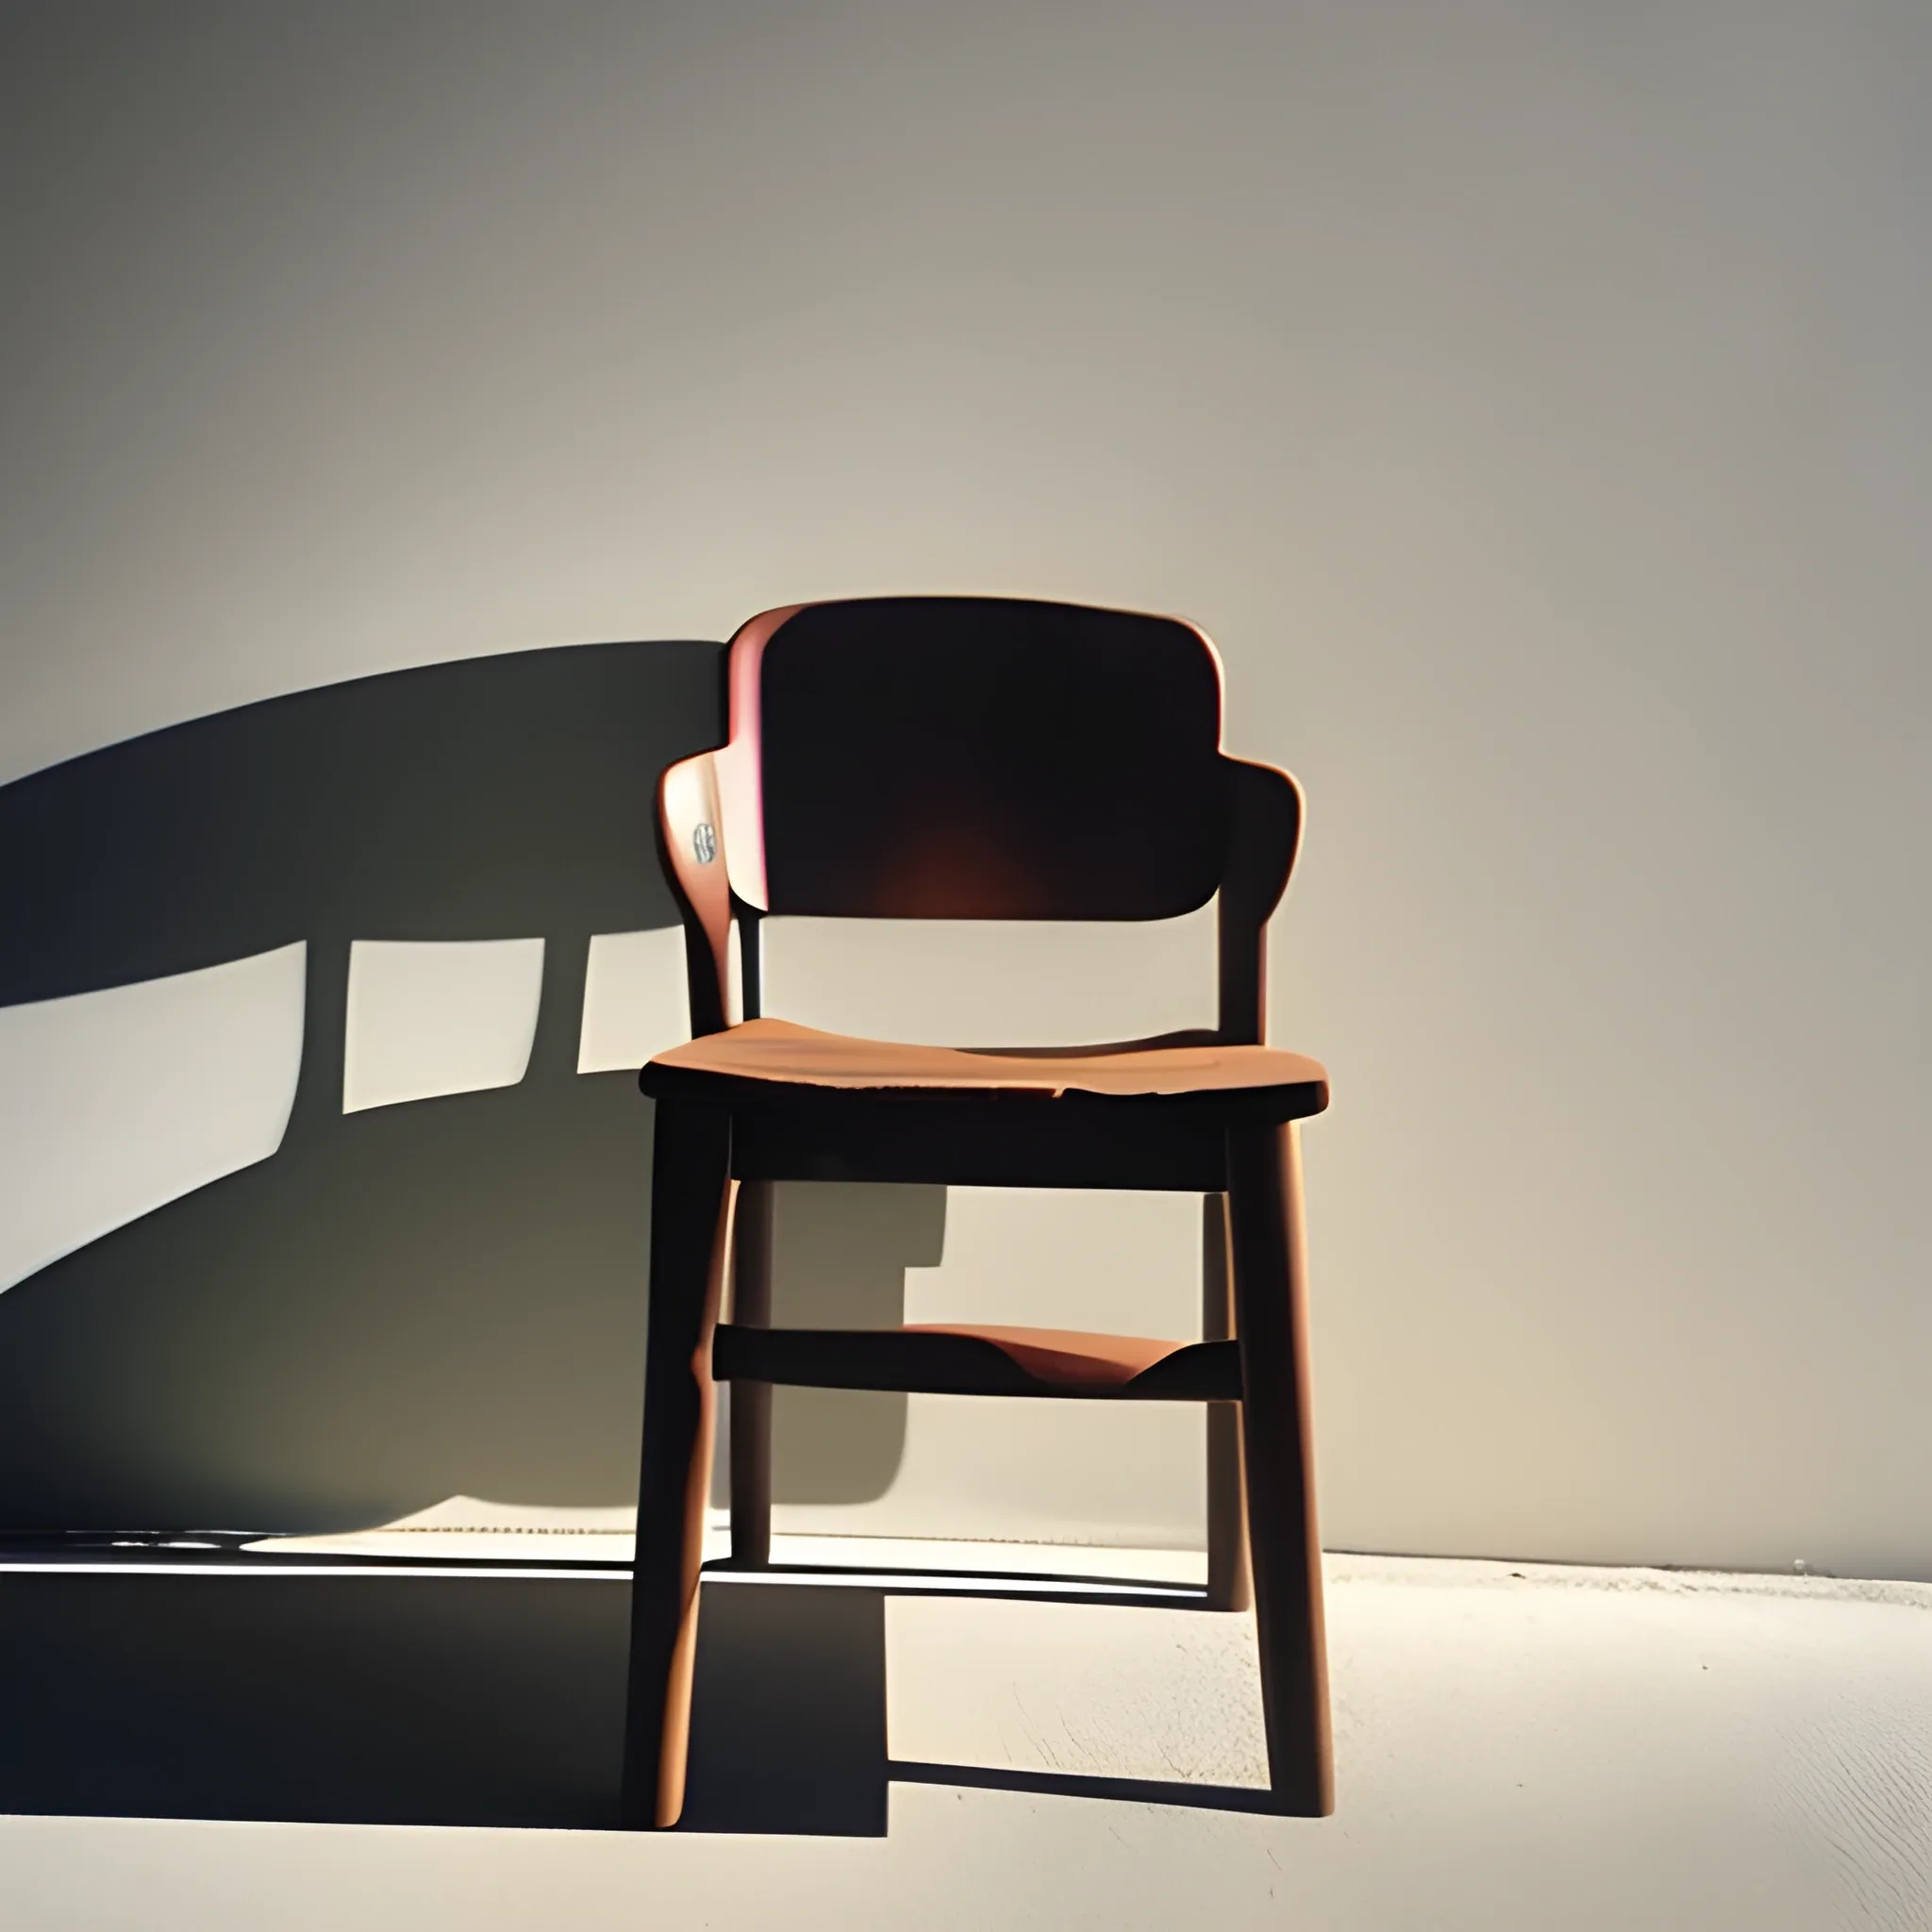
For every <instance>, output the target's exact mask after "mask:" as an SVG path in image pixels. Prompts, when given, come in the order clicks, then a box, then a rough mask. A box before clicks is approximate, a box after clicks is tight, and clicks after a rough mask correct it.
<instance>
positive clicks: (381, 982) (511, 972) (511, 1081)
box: [342, 939, 543, 1113]
mask: <svg viewBox="0 0 1932 1932" xmlns="http://www.w3.org/2000/svg"><path fill="white" fill-rule="evenodd" d="M542 997H543V941H541V939H536V940H461V941H454V942H447V943H437V942H426V943H425V942H419V941H408V940H358V941H356V942H355V944H354V945H352V946H351V947H350V949H349V1016H348V1025H347V1027H346V1029H345V1038H344V1040H343V1042H342V1111H343V1112H344V1113H359V1112H361V1111H362V1110H363V1109H364V1108H371V1107H394V1106H396V1105H398V1104H399V1103H400V1102H402V1101H406V1100H430V1099H433V1098H435V1097H436V1096H437V1095H438V1094H442V1093H474V1092H475V1091H478V1090H480V1089H483V1088H486V1087H514V1086H515V1085H516V1084H517V1082H518V1081H519V1080H521V1079H522V1078H523V1077H524V1074H525V1071H526V1070H527V1069H528V1067H529V1064H530V1047H531V1044H532V1043H533V1042H534V1041H535V1040H536V1038H537V1009H538V1008H539V1006H540V1005H541V1001H542Z"/></svg>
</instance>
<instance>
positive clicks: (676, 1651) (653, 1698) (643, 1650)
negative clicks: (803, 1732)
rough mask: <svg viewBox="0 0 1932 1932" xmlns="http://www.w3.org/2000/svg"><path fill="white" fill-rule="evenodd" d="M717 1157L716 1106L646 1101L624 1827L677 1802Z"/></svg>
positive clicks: (706, 1477) (723, 1182) (713, 1315)
mask: <svg viewBox="0 0 1932 1932" xmlns="http://www.w3.org/2000/svg"><path fill="white" fill-rule="evenodd" d="M730 1157H731V1121H730V1116H729V1115H728V1114H727V1113H725V1112H724V1111H723V1110H722V1109H721V1108H707V1107H691V1106H679V1105H676V1104H675V1103H672V1102H668V1101H660V1102H659V1103H658V1118H657V1129H656V1151H655V1154H654V1156H653V1159H652V1170H651V1287H650V1333H649V1336H648V1338H647V1341H646V1344H645V1355H644V1426H643V1445H642V1452H641V1457H640V1464H639V1474H638V1541H637V1559H636V1568H635V1571H634V1572H633V1575H632V1581H631V1612H630V1685H629V1691H628V1696H627V1709H626V1712H625V1737H624V1788H623V1795H622V1798H621V1800H620V1820H621V1823H622V1824H624V1825H625V1826H626V1827H627V1828H629V1829H632V1830H644V1829H648V1828H649V1827H651V1826H653V1825H658V1826H662V1825H669V1824H676V1823H677V1817H678V1813H679V1812H680V1811H681V1810H682V1809H683V1808H684V1772H685V1759H686V1755H687V1748H688V1745H689V1741H690V1736H691V1666H692V1663H693V1661H694V1659H695V1657H696V1655H697V1630H698V1572H699V1568H700V1565H701V1564H702V1562H703V1558H704V1540H705V1506H706V1503H707V1502H708V1492H709V1490H710V1482H711V1431H712V1415H713V1409H714V1407H715V1398H714V1391H713V1386H712V1382H711V1375H710V1353H711V1331H712V1329H713V1327H714V1326H715V1325H716V1324H717V1319H718V1302H719V1294H720V1290H721V1288H722V1286H723V1283H724V1263H725V1259H726V1257H727V1256H728V1254H729V1252H730V1232H731V1195H732V1188H731V1183H730V1178H729V1176H730V1164H731V1162H730Z"/></svg>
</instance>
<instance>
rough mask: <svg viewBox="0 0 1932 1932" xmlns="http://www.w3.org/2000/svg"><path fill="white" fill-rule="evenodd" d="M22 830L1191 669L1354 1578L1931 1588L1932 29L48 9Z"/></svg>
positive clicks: (1025, 11) (834, 3)
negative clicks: (457, 678) (1169, 649)
mask: <svg viewBox="0 0 1932 1932" xmlns="http://www.w3.org/2000/svg"><path fill="white" fill-rule="evenodd" d="M12 18H13V19H14V20H15V21H17V22H18V23H20V25H16V26H11V27H10V28H9V33H10V35H11V40H10V43H9V54H8V60H7V62H6V64H5V70H4V75H0V91H4V95H5V98H4V99H0V143H4V151H5V153H6V156H7V165H6V166H5V167H4V168H0V205H4V231H5V232H6V234H7V235H8V255H7V298H6V300H5V302H4V303H0V358H4V360H0V367H4V369H5V374H6V380H5V383H4V386H0V676H4V685H0V691H4V702H0V776H10V775H15V774H21V773H25V772H27V771H30V770H33V769H36V768H38V767H40V766H42V765H45V764H47V763H49V762H52V761H54V760H57V759H59V758H65V757H68V756H71V755H73V754H75V753H78V752H81V751H84V750H87V749H89V748H92V747H93V746H96V745H99V744H102V743H105V742H108V741H114V740H116V739H119V738H122V737H125V736H126V735H128V734H130V733H134V732H139V731H142V730H146V729H149V728H151V727H153V726H156V725H159V724H166V723H169V722H171V721H174V720H178V719H185V718H189V717H193V716H196V715H199V714H202V713H205V712H208V711H211V710H214V709H217V708H223V707H225V706H229V705H234V704H238V703H242V702H243V701H246V700H249V699H253V698H258V697H262V696H266V695H269V694H272V693H275V692H281V691H293V690H297V689H300V688H303V687H306V686H308V685H312V684H315V683H318V682H322V681H325V680H328V679H332V678H341V677H347V676H351V675H358V674H360V673H364V672H373V671H379V670H385V669H389V668H391V667H394V666H399V665H403V664H408V663H418V662H427V661H432V660H437V659H441V658H457V657H463V656H468V655H471V654H474V653H477V652H487V651H492V650H502V649H510V648H516V647H521V646H526V645H531V644H541V643H546V642H564V641H576V640H581V639H587V638H597V637H619V636H676V635H723V634H724V633H725V632H726V631H728V630H729V628H730V627H731V626H732V625H734V624H735V623H736V622H737V621H739V620H740V619H741V618H742V617H743V616H745V615H747V614H749V613H750V612H752V611H754V610H756V609H758V608H762V607H764V606H769V605H773V604H776V603H780V602H789V601H792V600H796V599H800V598H809V597H816V596H824V595H838V594H841V593H851V592H868V591H923V590H932V591H941V590H988V591H1010V592H1018V593H1024V594H1041V595H1051V596H1061V597H1069V598H1075V599H1091V600H1093V601H1099V602H1106V603H1112V604H1122V605H1128V606H1136V607H1142V608H1152V609H1157V610H1168V611H1175V612H1179V613H1182V614H1185V615H1187V616H1189V617H1191V618H1193V619H1196V620H1198V621H1199V622H1201V623H1202V624H1203V625H1206V627H1207V628H1208V630H1209V631H1210V632H1211V633H1212V634H1213V635H1214V636H1215V637H1216V638H1217V640H1218V641H1219V642H1220V643H1221V646H1222V648H1223V651H1224V657H1225V658H1226V662H1227V667H1228V688H1229V693H1230V723H1229V742H1230V746H1231V748H1232V749H1234V750H1236V751H1238V752H1241V753H1242V754H1244V755H1248V756H1253V757H1259V758H1271V759H1274V760H1278V761H1280V762H1283V763H1286V764H1289V765H1290V766H1291V767H1292V768H1293V769H1294V770H1295V771H1296V772H1297V773H1298V774H1299V775H1300V776H1301V777H1302V779H1303V780H1304V781H1305V783H1306V784H1307V788H1308V791H1309V796H1310V801H1311V821H1310V833H1309V839H1308V842H1307V850H1306V858H1305V861H1304V866H1303V872H1302V875H1301V877H1300V879H1299V881H1298V883H1297V885H1296V887H1295V889H1294V891H1293V892H1292V894H1291V899H1290V902H1289V905H1288V908H1287V909H1286V912H1285V914H1284V915H1283V918H1282V919H1281V921H1280V922H1279V924H1278V927H1277V930H1278V933H1279V939H1278V941H1277V948H1276V953H1275V966H1274V1012H1275V1030H1276V1035H1277V1037H1278V1038H1279V1039H1280V1040H1281V1041H1283V1042H1284V1043H1288V1044H1291V1045H1293V1046H1295V1047H1298V1048H1302V1049H1305V1050H1307V1051H1309V1052H1312V1053H1314V1054H1316V1055H1317V1056H1319V1057H1320V1058H1324V1060H1326V1061H1327V1062H1328V1063H1329V1065H1330V1067H1331V1070H1332V1072H1333V1074H1334V1081H1335V1093H1336V1103H1335V1107H1334V1109H1333V1111H1332V1113H1331V1115H1330V1116H1329V1117H1328V1118H1327V1119H1325V1120H1324V1121H1323V1122H1321V1123H1319V1124H1315V1125H1314V1126H1312V1127H1311V1128H1310V1129H1309V1131H1308V1133H1307V1150H1308V1158H1309V1170H1310V1200H1311V1208H1312V1213H1313V1230H1314V1256H1315V1262H1316V1268H1317V1274H1318V1292H1317V1302H1316V1307H1315V1338H1316V1346H1317V1350H1318V1364H1317V1396H1318V1404H1319V1414H1318V1418H1317V1420H1318V1429H1319V1436H1320V1445H1321V1472H1322V1482H1323V1490H1324V1514H1325V1530H1326V1535H1327V1539H1328V1541H1330V1542H1331V1543H1336V1544H1340V1545H1344V1546H1358V1547H1370V1548H1377V1549H1385V1550H1411V1551H1446V1552H1465V1553H1491V1554H1496V1553H1506V1554H1511V1555H1519V1556H1541V1557H1579V1558H1596V1559H1607V1560H1649V1561H1664V1562H1694V1563H1707V1564H1736V1565H1743V1566H1778V1565H1784V1564H1789V1563H1790V1561H1791V1560H1792V1559H1793V1558H1794V1557H1805V1558H1806V1559H1807V1560H1808V1561H1809V1562H1811V1563H1812V1564H1814V1565H1819V1566H1823V1567H1825V1568H1829V1569H1834V1570H1839V1571H1843V1572H1854V1573H1863V1574H1895V1575H1896V1574H1916V1575H1932V1507H1928V1506H1932V1406H1928V1405H1927V1404H1926V1403H1925V1401H1924V1389H1925V1386H1926V1375H1927V1370H1928V1366H1932V1296H1928V1293H1927V1268H1926V1246H1925V1234H1924V1210H1923V1208H1922V1206H1921V1195H1922V1194H1923V1190H1924V1181H1923V1176H1924V1172H1925V1169H1926V1164H1927V1162H1926V1157H1927V1153H1928V1135H1927V1102H1926V1097H1925V1096H1926V1094H1927V1091H1928V1081H1927V1077H1926V1076H1927V1072H1928V1068H1927V1032H1926V1026H1925V1019H1924V1015H1925V988H1926V985H1927V983H1928V965H1932V959H1928V944H1927V941H1928V935H1932V912H1928V897H1927V893H1926V890H1925V888H1926V866H1925V857H1926V841H1927V830H1926V828H1927V826H1928V825H1932V798H1928V796H1927V793H1928V791H1932V758H1928V757H1927V755H1926V752H1927V746H1926V742H1925V741H1926V710H1927V707H1926V699H1927V695H1928V691H1927V687H1928V683H1932V672H1928V669H1927V655H1926V647H1925V638H1926V635H1927V618H1928V615H1932V578H1928V569H1927V560H1926V559H1927V554H1928V553H1927V548H1926V544H1925V541H1924V529H1925V518H1926V511H1927V507H1928V501H1932V493H1928V488H1927V485H1928V481H1932V433H1928V432H1932V420H1928V419H1932V373H1928V365H1927V362H1926V358H1925V353H1924V343H1925V341H1927V340H1928V334H1932V246H1928V240H1932V236H1928V228H1932V212H1928V211H1932V119H1928V117H1927V116H1926V115H1925V113H1924V97H1925V88H1926V83H1927V80H1928V76H1932V17H1928V16H1927V15H1926V14H1925V12H1924V9H1922V8H1916V7H1910V6H1906V5H1890V6H1888V5H1880V4H1872V5H1848V6H1843V7H1837V8H1807V7H1801V6H1795V5H1787V4H1775V0H1774V4H1755V0H1753V4H1745V0H1733V4H1719V0H1693V4H1689V5H1685V6H1681V7H1676V8H1660V9H1630V8H1610V7H1589V6H1581V5H1578V6H1554V7H1553V6H1532V5H1528V4H1516V5H1507V4H1472V5H1468V6H1460V7H1456V8H1441V7H1435V6H1427V5H1421V4H1414V0H1410V4H1391V0H1368V4H1361V5H1356V6H1351V7H1347V8H1335V7H1328V6H1314V5H1306V4H1301V0H1277V4H1273V5H1268V6H1262V5H1259V4H1252V0H1251V4H1248V5H1243V6H1234V5H1228V4H1224V0H1198V4H1195V5H1191V6H1189V7H1186V8H1182V7H1179V6H1126V7H1114V6H1103V5H1101V4H1100V0H1077V4H1074V0H1046V4H1038V0H1029V4H1027V5H1025V6H1024V7H1023V6H1017V5H1006V4H994V5H991V6H985V7H979V8H958V7H949V8H942V7H939V6H930V7H927V6H911V7H908V6H904V5H896V4H895V5H890V6H888V5H883V4H879V5H865V4H859V0H829V4H816V5H813V4H807V5H800V6H785V7H776V6H771V7H760V6H750V5H739V4H730V0H723V4H712V5H707V6H703V7H697V6H691V7H684V8H647V7H641V6H593V5H587V4H580V5H572V6H565V7H554V8H541V9H538V8H519V7H514V6H506V5H498V4H487V0H464V4H461V5H458V4H455V0H446V4H410V5H405V6H395V7H374V6H364V7H356V6H352V7H323V6H291V7H282V8H269V9H263V8H256V7H252V6H246V5H242V4H235V5H231V6H212V5H207V4H202V0H179V4H176V5H174V6H171V7H169V8H142V7H126V8H100V7H96V6H90V5H75V6H71V7H62V8H39V9H31V8H30V9H26V10H25V12H23V13H20V14H18V15H15V16H12Z"/></svg>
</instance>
